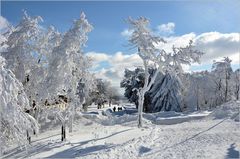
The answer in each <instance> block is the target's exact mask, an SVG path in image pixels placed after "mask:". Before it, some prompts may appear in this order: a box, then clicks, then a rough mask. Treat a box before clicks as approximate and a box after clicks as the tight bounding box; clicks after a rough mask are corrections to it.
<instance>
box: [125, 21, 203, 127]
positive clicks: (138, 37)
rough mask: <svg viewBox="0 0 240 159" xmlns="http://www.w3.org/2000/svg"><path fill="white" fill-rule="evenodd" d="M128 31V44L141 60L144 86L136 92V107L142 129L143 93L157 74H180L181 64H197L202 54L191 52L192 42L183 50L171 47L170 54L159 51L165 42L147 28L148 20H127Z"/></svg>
mask: <svg viewBox="0 0 240 159" xmlns="http://www.w3.org/2000/svg"><path fill="white" fill-rule="evenodd" d="M129 24H130V27H131V28H130V29H132V30H133V33H132V35H131V36H130V39H129V42H130V43H131V44H132V46H134V47H136V48H137V49H138V55H139V56H140V58H141V59H142V60H143V66H144V74H145V81H144V86H143V87H142V88H140V89H138V90H137V94H138V100H139V102H138V103H139V107H138V112H139V113H138V127H142V111H143V104H144V98H145V93H146V92H147V91H148V90H149V89H150V88H151V86H152V84H153V83H154V81H155V79H156V77H157V75H158V73H159V72H161V73H163V74H165V72H166V71H168V72H169V73H170V74H172V73H180V72H182V66H181V65H182V64H188V65H190V64H191V63H192V62H199V59H200V56H201V55H202V52H200V51H197V50H193V45H192V43H193V42H192V41H190V43H189V45H188V46H186V47H184V48H182V47H181V48H175V47H173V52H172V53H167V52H165V51H164V50H163V49H159V48H158V47H157V45H158V44H159V43H160V42H165V41H164V40H163V39H161V38H159V37H158V36H155V35H154V33H153V32H152V31H151V29H150V28H149V20H148V19H146V18H144V17H140V18H139V19H137V20H133V19H131V18H129ZM151 65H152V66H154V68H155V69H156V72H155V73H154V75H153V76H152V78H151V79H150V78H149V77H150V74H149V72H148V68H149V66H151Z"/></svg>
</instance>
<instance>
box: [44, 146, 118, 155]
mask: <svg viewBox="0 0 240 159" xmlns="http://www.w3.org/2000/svg"><path fill="white" fill-rule="evenodd" d="M111 147H113V145H96V146H90V147H86V148H80V146H74V147H71V148H69V149H67V150H64V151H61V152H58V153H56V154H53V155H51V156H48V157H47V158H75V157H84V156H86V155H90V154H93V153H94V152H96V151H100V150H103V149H107V148H111ZM79 148H80V149H79Z"/></svg>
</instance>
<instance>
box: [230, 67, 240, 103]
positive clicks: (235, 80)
mask: <svg viewBox="0 0 240 159" xmlns="http://www.w3.org/2000/svg"><path fill="white" fill-rule="evenodd" d="M231 85H232V90H233V92H234V95H235V99H236V100H239V99H240V98H239V96H240V69H237V70H236V71H234V74H233V75H232V84H231Z"/></svg>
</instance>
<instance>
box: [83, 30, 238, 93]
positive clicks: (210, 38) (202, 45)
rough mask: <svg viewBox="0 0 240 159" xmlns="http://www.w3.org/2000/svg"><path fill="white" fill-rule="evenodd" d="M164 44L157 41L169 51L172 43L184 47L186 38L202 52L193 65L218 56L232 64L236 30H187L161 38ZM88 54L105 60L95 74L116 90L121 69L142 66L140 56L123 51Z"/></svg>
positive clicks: (209, 62) (235, 57) (209, 61)
mask: <svg viewBox="0 0 240 159" xmlns="http://www.w3.org/2000/svg"><path fill="white" fill-rule="evenodd" d="M165 39H166V41H167V43H166V44H160V45H159V46H158V47H160V48H163V49H165V50H166V51H168V52H171V49H172V46H173V45H175V46H176V47H184V46H186V45H188V43H189V40H193V41H194V43H195V44H196V47H197V49H199V50H201V51H204V52H205V54H204V56H203V57H202V62H201V64H200V65H199V64H194V65H195V66H199V70H201V66H203V65H209V64H210V65H211V64H212V61H213V60H221V59H222V57H225V56H228V57H229V58H230V59H232V60H233V61H232V64H238V63H239V52H238V50H239V47H240V44H239V43H240V42H239V34H238V33H228V34H227V33H225V34H224V33H218V32H209V33H203V34H200V35H196V34H195V33H189V34H185V35H182V36H171V37H167V38H165ZM87 54H88V55H91V56H92V57H93V59H95V60H96V63H100V62H103V61H105V62H107V63H108V64H109V67H107V68H102V69H101V70H100V71H98V72H97V74H96V77H99V78H103V79H106V80H109V81H111V82H112V84H113V86H115V87H116V88H118V89H119V84H120V81H121V80H122V79H123V76H124V70H125V69H126V68H128V69H134V68H135V67H137V66H142V61H141V59H140V57H139V56H138V55H137V54H136V53H135V54H124V53H123V52H116V53H115V54H113V55H108V54H105V53H96V52H91V53H87ZM183 69H184V70H185V71H186V72H190V71H191V67H190V66H186V65H184V66H183Z"/></svg>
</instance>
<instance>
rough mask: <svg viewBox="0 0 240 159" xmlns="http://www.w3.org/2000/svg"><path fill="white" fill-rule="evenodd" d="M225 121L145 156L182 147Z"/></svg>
mask: <svg viewBox="0 0 240 159" xmlns="http://www.w3.org/2000/svg"><path fill="white" fill-rule="evenodd" d="M227 119H228V118H225V119H223V120H221V121H220V122H218V123H216V124H215V125H213V126H211V127H209V128H208V129H206V130H203V131H201V132H199V133H197V134H195V135H193V136H191V137H189V138H187V139H185V140H183V141H181V142H178V143H176V144H173V145H172V146H168V147H165V148H163V149H160V150H157V151H154V152H150V153H147V154H146V156H148V155H152V154H155V153H159V152H162V151H166V150H167V149H170V148H174V147H176V146H178V145H182V144H184V143H186V142H188V141H189V140H192V139H194V138H196V137H198V136H200V135H201V134H203V133H205V132H207V131H209V130H211V129H213V128H215V127H216V126H218V125H220V124H221V123H222V122H224V121H225V120H227Z"/></svg>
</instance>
